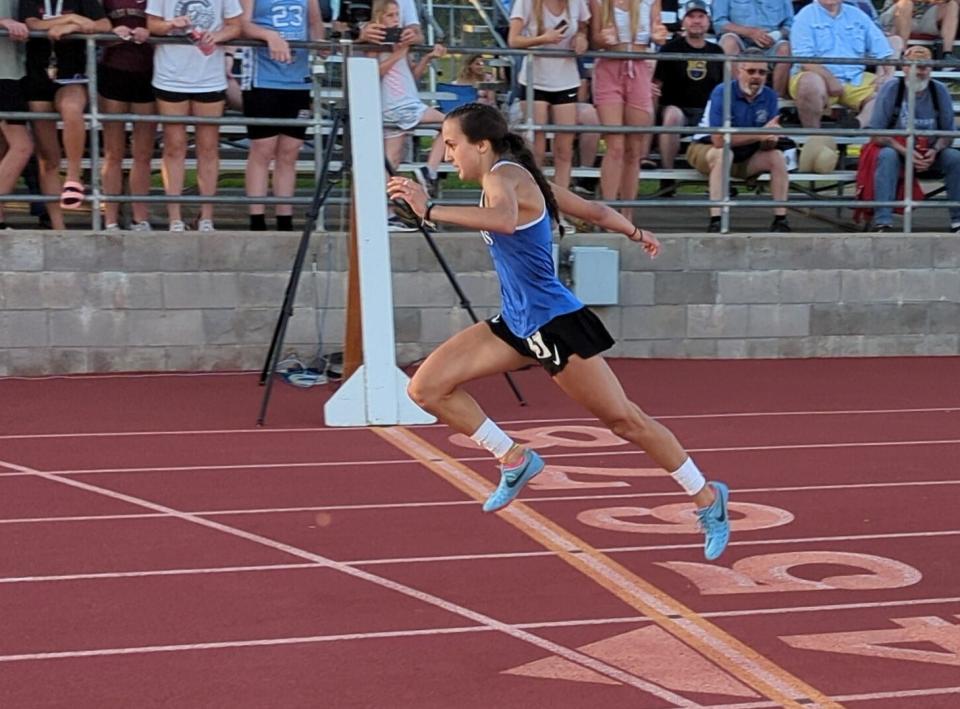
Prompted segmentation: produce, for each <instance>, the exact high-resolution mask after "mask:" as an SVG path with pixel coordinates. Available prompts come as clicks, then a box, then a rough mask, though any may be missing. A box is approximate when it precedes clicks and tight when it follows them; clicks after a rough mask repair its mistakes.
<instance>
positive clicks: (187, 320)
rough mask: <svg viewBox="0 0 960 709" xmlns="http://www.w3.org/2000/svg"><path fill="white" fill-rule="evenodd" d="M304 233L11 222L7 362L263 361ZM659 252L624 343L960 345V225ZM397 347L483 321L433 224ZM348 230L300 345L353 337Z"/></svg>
mask: <svg viewBox="0 0 960 709" xmlns="http://www.w3.org/2000/svg"><path fill="white" fill-rule="evenodd" d="M298 240H299V236H298V235H295V234H270V233H266V234H264V233H247V232H240V233H227V232H220V233H216V234H203V235H201V234H196V233H186V234H166V233H162V234H160V233H158V234H123V235H104V234H85V233H80V232H76V233H73V232H71V233H64V234H58V233H52V232H22V231H13V232H5V233H4V234H3V235H2V236H0V375H31V374H47V373H68V372H106V371H134V370H137V371H143V370H212V369H221V370H226V369H256V368H258V367H259V366H260V365H261V364H262V362H263V358H264V356H265V354H266V348H267V345H268V344H269V341H270V338H271V336H272V334H273V328H274V325H275V323H276V318H277V314H278V309H279V306H280V304H281V303H282V300H283V295H284V291H285V288H286V284H287V279H288V276H289V268H290V266H291V264H292V261H293V257H294V253H295V250H296V247H297V243H298ZM436 241H437V243H438V245H439V246H440V248H441V250H442V252H443V253H444V256H445V258H446V259H447V262H448V263H449V264H450V266H451V268H452V269H453V270H454V271H455V272H456V273H457V274H458V279H459V282H460V285H461V287H462V288H463V290H464V291H465V293H466V295H467V297H468V299H469V300H470V301H471V303H472V304H473V307H474V309H475V311H476V313H477V315H478V316H479V317H481V318H483V317H487V316H489V315H491V314H493V313H495V312H496V311H497V309H498V303H499V296H498V290H497V280H496V276H495V274H494V273H493V272H492V269H491V265H490V260H489V256H488V254H487V250H486V247H485V246H484V245H483V243H482V241H481V240H480V239H479V238H478V237H476V236H470V235H439V236H437V237H436ZM663 241H664V250H663V254H662V255H661V257H660V258H658V259H657V260H656V261H650V260H649V259H648V258H647V257H646V256H645V255H644V254H643V253H642V252H641V251H640V249H638V248H637V247H636V245H635V244H632V243H631V242H628V241H626V240H625V239H623V238H621V237H616V236H610V235H574V236H571V237H567V238H566V239H564V241H563V247H562V248H563V250H564V252H565V251H566V250H568V249H569V248H570V247H572V246H575V245H604V246H608V247H610V248H617V249H619V250H620V304H619V305H617V306H608V307H598V308H596V311H597V313H598V314H599V315H600V317H601V318H603V320H604V322H606V324H607V326H608V327H609V328H610V331H611V333H612V334H613V335H614V336H615V337H616V339H617V341H618V342H617V346H616V348H615V349H614V350H613V351H612V352H611V354H612V355H615V356H624V357H811V356H848V355H904V354H922V355H956V354H958V353H960V238H958V237H956V236H952V235H944V236H910V237H905V236H897V235H889V234H884V235H869V236H867V235H849V234H847V235H816V236H814V235H776V236H765V235H757V236H716V235H709V236H708V235H699V234H698V235H689V236H670V237H668V238H665V239H664V240H663ZM391 244H392V254H391V258H392V262H393V269H394V280H393V295H394V305H395V308H396V313H395V315H396V318H395V319H396V339H397V356H398V360H399V361H400V362H401V363H403V362H410V361H414V360H417V359H420V358H422V357H423V356H425V355H426V354H427V353H429V352H430V351H431V350H432V349H433V348H434V347H435V346H436V345H437V344H438V343H440V342H442V341H443V340H444V339H446V338H447V337H448V336H449V335H450V334H452V333H453V332H456V331H457V330H459V329H462V328H463V327H464V326H466V325H467V324H469V322H470V319H469V316H468V315H467V313H466V312H464V310H463V309H462V308H461V307H460V306H459V303H458V300H457V297H456V295H455V293H454V291H453V289H452V288H451V286H450V284H449V282H448V280H447V278H446V276H445V275H444V274H443V272H442V270H441V268H440V265H439V264H438V263H437V261H436V259H435V258H434V256H433V254H432V252H431V251H430V250H429V247H428V245H427V243H426V241H425V240H424V239H423V238H422V237H421V236H420V235H418V234H404V235H394V236H393V237H392V241H391ZM346 253H347V252H346V245H345V240H344V237H343V235H342V234H333V235H327V234H317V235H315V236H314V237H313V239H312V241H311V248H310V253H309V257H308V259H307V264H306V265H305V269H304V272H303V274H302V279H301V284H300V289H299V291H298V293H297V299H296V314H295V316H294V317H293V319H292V320H291V322H290V326H289V329H288V334H287V340H286V342H287V346H286V347H285V352H287V351H296V352H298V353H299V354H300V355H301V356H310V355H311V354H312V353H313V352H315V351H316V348H317V343H318V341H321V340H322V343H323V344H322V347H323V350H324V351H327V352H330V351H336V350H339V349H341V348H342V341H343V328H344V318H345V310H344V305H345V284H346V275H345V271H346V264H347V256H346Z"/></svg>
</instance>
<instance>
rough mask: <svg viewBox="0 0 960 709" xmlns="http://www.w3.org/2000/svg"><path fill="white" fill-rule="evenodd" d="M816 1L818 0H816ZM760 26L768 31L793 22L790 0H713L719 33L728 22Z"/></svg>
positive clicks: (715, 28)
mask: <svg viewBox="0 0 960 709" xmlns="http://www.w3.org/2000/svg"><path fill="white" fill-rule="evenodd" d="M814 1H816V0H814ZM730 22H732V23H733V24H735V25H743V26H744V27H759V28H761V29H763V30H766V31H767V32H770V31H771V30H776V29H779V28H781V27H790V25H792V24H793V3H792V2H791V1H790V0H713V27H714V30H716V33H717V34H718V35H720V34H723V33H724V32H727V31H728V30H727V24H728V23H730Z"/></svg>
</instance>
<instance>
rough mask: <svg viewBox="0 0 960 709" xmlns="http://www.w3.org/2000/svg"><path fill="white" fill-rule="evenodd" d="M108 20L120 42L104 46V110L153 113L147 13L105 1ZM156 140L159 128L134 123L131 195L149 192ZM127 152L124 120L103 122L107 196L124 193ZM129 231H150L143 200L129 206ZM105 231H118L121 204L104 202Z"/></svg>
mask: <svg viewBox="0 0 960 709" xmlns="http://www.w3.org/2000/svg"><path fill="white" fill-rule="evenodd" d="M103 6H104V10H106V13H107V17H108V18H110V23H111V24H112V25H113V33H114V34H115V35H117V36H118V37H119V38H120V39H121V40H122V41H120V42H116V43H114V44H110V45H107V46H106V47H103V50H102V53H101V54H100V62H99V64H98V65H97V93H99V94H100V110H101V111H102V112H103V113H104V114H108V113H139V114H145V115H150V114H153V113H154V112H155V108H154V100H153V87H152V86H151V85H150V82H151V81H152V79H153V45H151V44H147V39H149V37H150V31H149V30H148V29H147V15H146V13H145V12H144V11H143V3H142V2H140V1H139V0H105V1H104V3H103ZM156 138H157V124H156V123H155V122H153V121H149V122H147V121H143V122H139V121H138V122H137V123H134V124H133V137H132V141H131V147H130V152H131V154H132V157H133V166H132V167H131V168H130V194H134V195H136V194H143V195H145V194H148V193H149V192H150V161H151V160H152V159H153V148H154V143H155V142H156ZM126 152H127V130H126V125H125V124H124V123H123V122H118V121H104V122H103V166H102V169H101V179H102V181H103V192H104V194H122V193H123V157H124V155H126ZM131 209H132V212H133V222H132V224H131V225H130V229H131V231H151V230H152V227H151V226H150V210H149V208H148V207H147V205H146V203H144V202H134V203H133V204H132V206H131ZM103 215H104V229H105V230H106V231H116V230H119V229H120V228H121V227H120V204H119V203H118V202H106V203H105V204H104V206H103Z"/></svg>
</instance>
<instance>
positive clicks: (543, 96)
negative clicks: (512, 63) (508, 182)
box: [508, 0, 590, 227]
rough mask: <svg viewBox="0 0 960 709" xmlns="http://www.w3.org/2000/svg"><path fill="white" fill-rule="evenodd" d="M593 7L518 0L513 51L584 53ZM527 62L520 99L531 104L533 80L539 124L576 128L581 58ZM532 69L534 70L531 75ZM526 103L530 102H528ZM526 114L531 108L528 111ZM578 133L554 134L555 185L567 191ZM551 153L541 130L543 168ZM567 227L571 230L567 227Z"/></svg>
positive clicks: (537, 147)
mask: <svg viewBox="0 0 960 709" xmlns="http://www.w3.org/2000/svg"><path fill="white" fill-rule="evenodd" d="M589 21H590V8H589V7H587V3H586V1H585V0H516V2H515V3H514V5H513V11H512V12H511V13H510V34H509V37H508V40H509V43H510V46H511V47H514V48H517V49H530V48H534V47H536V48H544V49H572V50H573V51H574V52H575V53H576V54H578V55H579V54H583V53H584V52H585V51H587V49H588V47H589V41H588V39H587V31H588V23H589ZM530 59H531V55H529V54H527V55H525V56H524V58H523V64H521V66H520V71H519V74H518V76H517V80H518V82H519V85H520V90H519V95H520V98H521V99H522V100H523V101H524V102H525V100H526V97H527V91H528V88H527V82H528V81H530V80H532V81H533V110H532V115H533V120H534V122H535V123H554V124H556V125H565V126H573V125H576V123H577V90H578V89H579V88H580V71H579V69H578V68H577V60H576V58H575V57H538V56H534V57H533V66H532V67H531V65H530ZM531 69H532V71H531ZM524 105H525V103H524ZM522 110H523V113H524V115H528V108H527V107H524V108H523V109H522ZM573 139H574V134H573V133H567V132H557V133H555V134H554V136H553V140H552V141H551V143H552V146H551V147H552V152H553V168H554V174H553V182H554V183H555V184H558V185H560V186H561V187H563V188H564V189H566V188H568V187H569V186H570V171H571V170H572V168H573ZM546 152H547V134H546V133H545V132H544V131H542V130H538V131H535V132H534V134H533V154H534V157H536V159H537V164H538V165H541V166H542V165H543V164H544V159H545V156H546ZM564 227H569V225H568V224H566V223H565V224H564Z"/></svg>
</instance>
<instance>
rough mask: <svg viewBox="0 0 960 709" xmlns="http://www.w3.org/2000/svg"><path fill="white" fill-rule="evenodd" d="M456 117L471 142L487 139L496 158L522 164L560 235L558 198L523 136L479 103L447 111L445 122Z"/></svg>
mask: <svg viewBox="0 0 960 709" xmlns="http://www.w3.org/2000/svg"><path fill="white" fill-rule="evenodd" d="M452 118H455V119H457V120H459V121H460V130H461V131H463V134H464V135H465V136H466V137H467V140H469V141H470V142H471V143H479V142H480V141H481V140H489V141H490V145H491V147H492V148H493V151H494V152H495V153H496V154H497V155H503V156H509V157H511V158H513V159H514V160H515V161H516V162H517V163H519V164H520V165H522V166H523V167H524V168H525V169H526V170H527V172H529V173H530V175H531V176H532V177H533V179H534V181H535V182H536V183H537V187H539V188H540V192H541V193H542V194H543V201H544V203H545V204H546V205H547V213H548V214H549V215H550V218H551V219H553V220H554V221H555V222H557V225H558V226H559V227H560V236H561V237H562V236H563V226H562V225H560V210H559V208H558V207H557V198H556V197H555V196H554V194H553V189H552V188H551V187H550V184H549V183H548V182H547V178H546V177H544V176H543V173H542V172H540V168H539V167H537V162H536V160H534V157H533V152H531V150H530V146H528V145H527V141H526V140H524V139H523V136H521V135H519V134H517V133H514V132H512V131H511V130H510V128H509V126H507V121H506V119H505V118H504V117H503V114H502V113H500V111H499V110H497V109H496V108H494V107H493V106H487V105H486V104H481V103H467V104H464V105H462V106H458V107H457V108H455V109H453V110H452V111H450V113H448V114H447V116H446V118H445V119H444V120H450V119H452Z"/></svg>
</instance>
